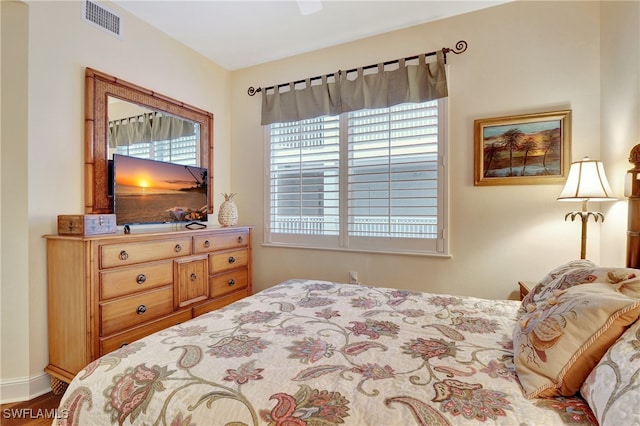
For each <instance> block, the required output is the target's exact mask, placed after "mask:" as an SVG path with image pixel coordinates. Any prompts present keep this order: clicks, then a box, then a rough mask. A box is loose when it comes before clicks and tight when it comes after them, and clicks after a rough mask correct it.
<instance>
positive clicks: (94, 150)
mask: <svg viewBox="0 0 640 426" xmlns="http://www.w3.org/2000/svg"><path fill="white" fill-rule="evenodd" d="M109 96H112V97H114V98H118V99H122V100H124V101H127V102H131V103H134V104H138V105H142V106H144V107H147V108H149V109H153V110H155V111H162V112H167V113H169V114H173V115H175V116H178V117H180V118H184V119H187V120H191V121H194V122H196V123H198V124H199V125H200V166H201V167H207V168H208V170H209V173H208V182H207V191H208V197H207V199H208V202H207V203H208V205H207V212H208V213H209V214H213V114H212V113H210V112H207V111H204V110H201V109H199V108H196V107H194V106H191V105H187V104H185V103H183V102H180V101H177V100H175V99H172V98H169V97H167V96H164V95H161V94H159V93H156V92H154V91H152V90H148V89H145V88H143V87H140V86H138V85H135V84H132V83H128V82H126V81H124V80H120V79H119V78H116V77H113V76H110V75H108V74H105V73H102V72H100V71H96V70H94V69H91V68H87V69H86V73H85V147H84V158H85V160H84V200H85V201H84V203H85V213H87V214H106V213H113V196H111V195H109V176H108V173H109V168H108V160H109V158H108V154H109V149H108V146H107V144H108V141H107V131H108V122H109V119H108V116H107V112H108V97H109Z"/></svg>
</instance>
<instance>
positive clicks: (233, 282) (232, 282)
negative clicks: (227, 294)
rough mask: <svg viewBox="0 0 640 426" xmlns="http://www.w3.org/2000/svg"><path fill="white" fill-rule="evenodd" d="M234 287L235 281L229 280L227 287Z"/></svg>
mask: <svg viewBox="0 0 640 426" xmlns="http://www.w3.org/2000/svg"><path fill="white" fill-rule="evenodd" d="M234 285H236V280H234V279H233V278H231V279H230V280H229V287H232V286H234Z"/></svg>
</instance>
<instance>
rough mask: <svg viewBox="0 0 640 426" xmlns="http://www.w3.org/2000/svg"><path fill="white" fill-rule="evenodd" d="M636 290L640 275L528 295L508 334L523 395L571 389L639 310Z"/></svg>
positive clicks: (558, 393) (570, 391)
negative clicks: (531, 296)
mask: <svg viewBox="0 0 640 426" xmlns="http://www.w3.org/2000/svg"><path fill="white" fill-rule="evenodd" d="M580 274H582V272H580ZM639 295H640V280H637V279H636V280H634V279H630V280H626V281H624V282H620V283H617V284H615V283H610V282H606V283H601V282H592V283H583V284H581V285H573V286H570V287H568V288H563V287H559V288H554V289H552V290H549V291H546V290H545V291H543V292H542V293H540V297H539V298H537V299H533V300H531V301H529V303H527V304H526V305H525V306H524V307H525V313H524V314H523V315H522V316H521V317H520V319H519V320H518V322H517V324H516V326H515V328H514V335H513V343H514V362H515V366H516V372H517V373H518V377H519V379H520V382H521V384H522V387H523V389H524V392H525V395H526V396H527V397H528V398H534V397H553V396H572V395H574V394H575V393H576V392H577V391H578V390H579V389H580V386H581V385H582V383H583V381H584V379H585V378H586V377H587V376H588V375H589V373H590V372H591V370H592V369H593V367H594V366H595V365H596V364H597V363H598V361H599V360H600V358H601V357H602V356H603V355H604V353H605V352H606V351H607V349H608V348H609V347H610V346H611V345H612V344H613V343H614V342H615V341H616V340H617V339H618V338H619V337H620V335H622V333H624V331H625V330H626V329H627V327H628V326H629V325H630V324H632V323H633V322H634V321H636V319H637V318H638V316H640V298H639Z"/></svg>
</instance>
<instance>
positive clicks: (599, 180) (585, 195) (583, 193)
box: [558, 157, 615, 259]
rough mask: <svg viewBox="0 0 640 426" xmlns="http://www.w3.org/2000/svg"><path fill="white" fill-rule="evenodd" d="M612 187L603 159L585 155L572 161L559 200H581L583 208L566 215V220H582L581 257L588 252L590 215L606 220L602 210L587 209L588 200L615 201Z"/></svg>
mask: <svg viewBox="0 0 640 426" xmlns="http://www.w3.org/2000/svg"><path fill="white" fill-rule="evenodd" d="M613 200H615V197H613V196H612V191H611V187H610V186H609V182H608V181H607V176H606V175H605V173H604V165H603V164H602V162H601V161H596V160H590V159H589V157H584V158H583V159H582V160H580V161H574V162H573V163H571V168H570V169H569V176H568V177H567V182H566V183H565V184H564V188H562V192H561V193H560V195H559V196H558V201H581V202H582V210H581V211H573V212H569V213H567V214H566V215H565V217H564V220H567V219H568V218H571V221H574V220H575V219H576V217H580V219H581V220H582V240H581V245H580V259H585V256H586V253H587V222H588V221H589V216H592V217H593V219H594V220H595V221H596V222H597V221H598V220H600V219H601V220H602V221H603V222H604V215H603V214H602V213H600V212H594V211H589V210H587V202H588V201H613Z"/></svg>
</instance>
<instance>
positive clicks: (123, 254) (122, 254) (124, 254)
mask: <svg viewBox="0 0 640 426" xmlns="http://www.w3.org/2000/svg"><path fill="white" fill-rule="evenodd" d="M119 257H120V260H127V259H128V258H129V253H127V251H126V250H122V251H121V252H120V256H119Z"/></svg>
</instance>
